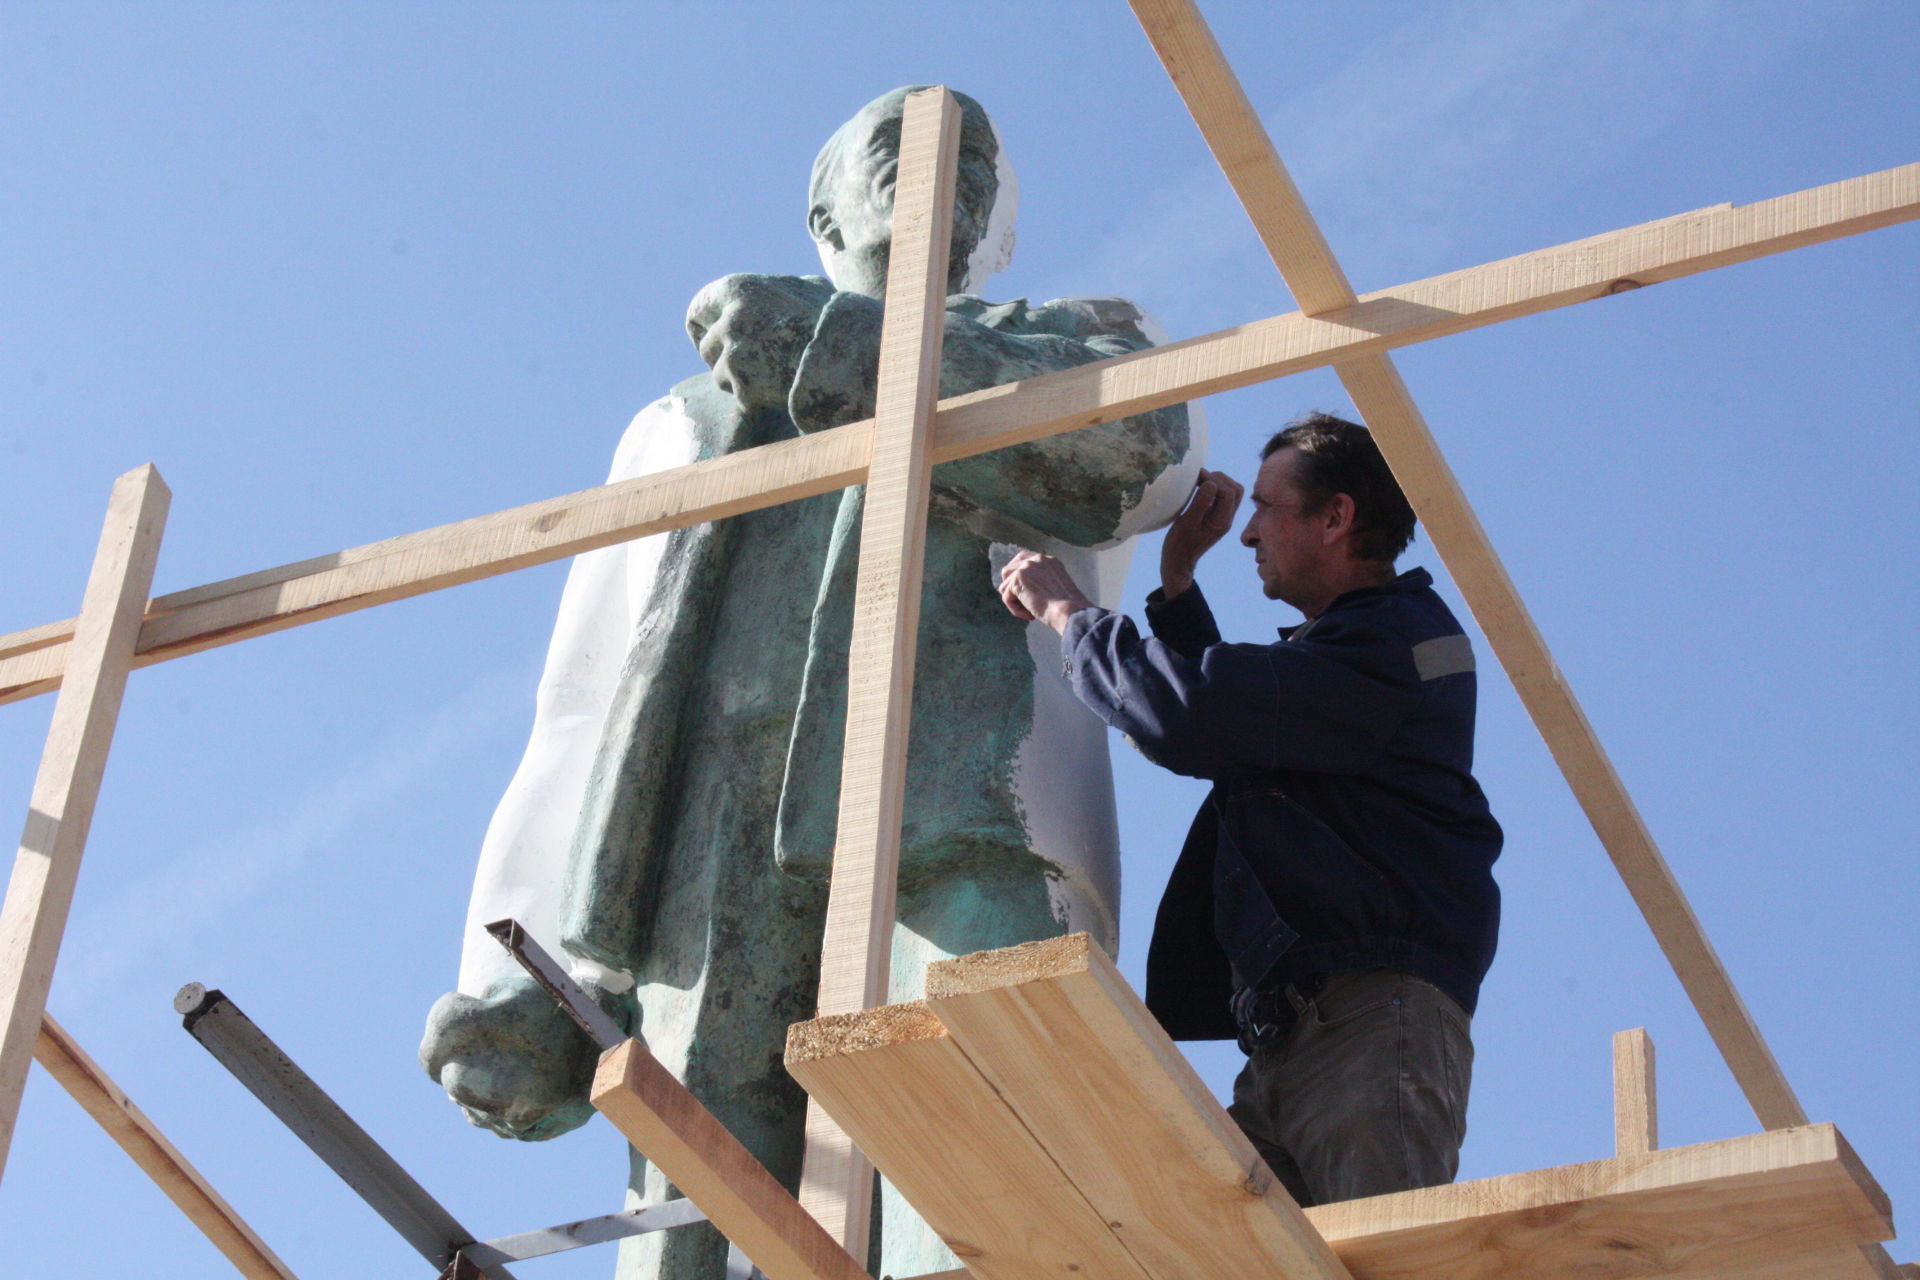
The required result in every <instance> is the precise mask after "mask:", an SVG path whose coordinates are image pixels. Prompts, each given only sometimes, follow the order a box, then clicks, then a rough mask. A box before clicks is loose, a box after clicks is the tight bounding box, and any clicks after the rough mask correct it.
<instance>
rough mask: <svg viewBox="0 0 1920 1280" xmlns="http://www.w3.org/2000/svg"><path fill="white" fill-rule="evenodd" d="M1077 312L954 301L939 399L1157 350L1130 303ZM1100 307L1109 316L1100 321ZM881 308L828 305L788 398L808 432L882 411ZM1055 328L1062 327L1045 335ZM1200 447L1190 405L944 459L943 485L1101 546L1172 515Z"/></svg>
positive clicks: (1064, 536) (850, 298)
mask: <svg viewBox="0 0 1920 1280" xmlns="http://www.w3.org/2000/svg"><path fill="white" fill-rule="evenodd" d="M1076 305H1077V304H1064V303H1052V304H1048V306H1047V307H1044V308H1040V309H1038V310H1037V311H1031V312H1030V311H1028V310H1027V309H1026V308H1025V307H1022V306H1019V304H1011V305H1010V306H1008V307H998V308H996V307H987V306H983V305H980V304H978V303H977V302H976V300H972V299H961V298H956V299H954V300H952V302H950V304H949V310H948V315H947V325H946V335H945V339H944V341H943V343H942V348H941V351H942V357H941V371H940V394H941V395H942V396H943V397H945V396H954V395H961V394H964V393H965V392H969V391H978V390H980V389H982V388H984V387H992V386H999V385H1001V384H1002V383H1007V382H1014V381H1017V380H1019V379H1022V378H1030V377H1034V376H1036V375H1038V374H1043V373H1051V372H1053V371H1055V370H1058V369H1067V368H1072V367H1074V366H1075V365H1081V364H1089V363H1092V362H1093V361H1096V360H1104V359H1106V358H1108V357H1109V356H1115V355H1121V354H1124V353H1126V352H1128V351H1134V350H1139V349H1141V348H1143V347H1146V346H1149V345H1151V344H1150V343H1149V342H1148V340H1147V339H1146V337H1145V336H1144V335H1143V334H1142V333H1141V332H1140V329H1139V326H1138V324H1137V323H1132V322H1130V318H1131V320H1137V319H1138V313H1137V312H1134V311H1133V310H1132V308H1131V307H1130V306H1129V305H1128V304H1125V303H1120V302H1117V301H1106V302H1102V303H1100V304H1086V306H1084V307H1082V308H1081V309H1078V310H1074V311H1072V312H1071V313H1070V314H1069V313H1067V312H1066V311H1063V310H1056V309H1061V308H1068V307H1074V306H1076ZM1096 306H1097V307H1104V308H1106V313H1105V314H1104V315H1102V314H1099V313H1097V310H1096ZM881 310H882V309H881V305H880V303H879V302H878V301H876V300H875V299H872V298H868V297H865V296H863V295H861V294H854V293H836V294H834V295H833V297H832V299H831V300H830V301H829V302H828V303H827V304H826V306H825V307H824V308H822V310H821V313H820V318H819V321H818V323H817V324H816V326H815V328H814V333H813V337H812V340H811V342H810V343H808V345H807V347H806V349H805V351H804V353H803V354H802V355H801V357H800V360H799V362H798V367H797V369H796V373H795V377H794V380H793V386H792V390H791V392H790V394H789V397H788V409H789V412H790V413H791V414H792V415H793V419H794V422H795V424H796V425H797V426H799V427H800V429H801V430H803V431H811V430H820V429H823V428H826V427H832V426H838V425H841V424H842V423H847V422H856V421H859V420H860V419H861V418H864V417H868V416H870V415H871V414H872V412H873V393H874V370H875V369H876V367H877V365H878V362H879V349H880V316H881ZM968 311H972V312H974V313H975V315H977V316H979V318H975V315H969V314H966V312H968ZM1016 311H1017V312H1018V314H1017V315H1016V314H1015V312H1016ZM1023 322H1024V323H1023ZM1049 328H1050V329H1052V330H1054V331H1045V329H1049ZM1197 445H1198V441H1197V440H1195V439H1194V433H1193V432H1192V431H1191V430H1190V427H1189V422H1188V418H1187V411H1186V406H1184V405H1171V406H1168V407H1167V408H1164V409H1160V410H1157V411H1155V412H1152V413H1144V414H1137V415H1135V416H1133V417H1131V418H1125V419H1122V420H1120V421H1118V422H1111V423H1106V424H1103V425H1101V426H1098V427H1090V428H1086V429H1084V430H1081V431H1075V432H1070V433H1067V434H1064V435H1058V436H1052V437H1049V438H1047V439H1044V440H1037V441H1032V442H1030V443H1027V444H1020V445H1015V446H1012V447H1011V448H1007V449H1000V450H996V451H994V452H993V453H990V454H981V455H978V456H976V457H972V458H963V459H959V460H956V461H953V462H947V463H943V464H941V466H940V467H939V468H938V469H936V470H935V472H934V483H935V485H936V486H938V487H939V488H941V489H943V490H945V491H946V492H947V493H949V494H951V495H953V496H955V497H957V498H959V499H960V500H961V501H963V502H965V503H968V504H970V505H973V506H976V507H979V508H981V509H984V510H988V511H993V512H997V513H999V514H1001V515H1004V516H1010V517H1012V518H1013V519H1015V520H1018V521H1020V522H1021V523H1022V524H1025V525H1027V526H1030V527H1031V528H1033V529H1035V530H1038V531H1039V532H1041V533H1044V534H1047V535H1049V536H1051V537H1054V538H1058V539H1060V540H1061V541H1063V542H1066V543H1069V544H1072V545H1075V546H1098V545H1100V544H1102V543H1106V542H1109V541H1111V540H1113V539H1114V538H1117V537H1124V536H1129V535H1131V534H1133V533H1137V532H1139V531H1140V530H1141V529H1143V528H1148V527H1152V526H1153V525H1156V524H1160V523H1164V522H1165V521H1166V520H1168V519H1171V518H1172V516H1173V514H1174V513H1175V511H1177V510H1178V507H1179V504H1180V502H1181V501H1184V499H1185V496H1186V493H1185V490H1186V489H1187V488H1190V487H1191V484H1190V482H1189V483H1188V484H1185V485H1182V484H1180V483H1179V480H1180V476H1181V475H1182V474H1184V472H1183V471H1182V469H1183V468H1184V469H1185V470H1187V471H1190V470H1191V469H1192V468H1193V467H1194V466H1197V456H1198V448H1197ZM1190 457H1191V458H1192V459H1193V460H1192V461H1189V459H1190ZM1156 481H1158V482H1159V483H1156ZM1175 490H1179V492H1178V493H1177V494H1175V492H1174V491H1175ZM1161 507H1166V508H1169V509H1167V510H1164V511H1163V510H1160V509H1159V508H1161Z"/></svg>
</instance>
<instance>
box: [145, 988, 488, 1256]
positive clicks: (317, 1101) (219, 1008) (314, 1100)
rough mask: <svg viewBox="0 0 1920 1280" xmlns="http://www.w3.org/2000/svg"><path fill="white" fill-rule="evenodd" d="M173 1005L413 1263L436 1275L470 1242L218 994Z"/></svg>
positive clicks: (195, 994) (191, 991)
mask: <svg viewBox="0 0 1920 1280" xmlns="http://www.w3.org/2000/svg"><path fill="white" fill-rule="evenodd" d="M173 1007H174V1009H175V1010H177V1011H178V1012H179V1013H180V1014H181V1015H182V1020H183V1022H184V1024H185V1026H186V1029H187V1031H188V1033H189V1034H190V1035H192V1036H193V1038H194V1039H195V1040H198V1041H199V1042H200V1044H201V1046H202V1047H203V1048H205V1049H206V1051H207V1052H208V1053H211V1054H212V1055H213V1056H214V1058H215V1059H216V1060H217V1061H218V1062H219V1063H220V1065H221V1066H223V1067H225V1068H226V1069H227V1070H228V1071H230V1072H232V1073H233V1076H234V1078H235V1079H236V1080H238V1081H239V1082H240V1083H241V1084H243V1085H245V1086H246V1087H247V1090H248V1091H249V1092H250V1093H252V1094H253V1096H254V1097H256V1098H258V1099H260V1101H261V1102H263V1103H265V1104H266V1107H267V1110H269V1111H271V1112H273V1114H274V1115H276V1116H278V1117H279V1118H280V1121H281V1123H282V1124H284V1125H286V1126H287V1128H289V1129H291V1130H293V1133H294V1136H295V1137H297V1138H299V1139H300V1140H301V1141H302V1142H304V1143H306V1144H307V1146H308V1148H309V1149H310V1150H312V1152H313V1153H314V1154H315V1155H317V1156H319V1157H320V1159H321V1160H323V1161H325V1162H326V1164H327V1167H328V1168H330V1169H332V1170H333V1171H334V1172H335V1173H337V1174H339V1175H340V1178H341V1180H342V1181H343V1182H345V1183H346V1184H347V1185H348V1186H349V1187H352V1188H353V1189H354V1191H355V1192H356V1193H357V1194H358V1195H359V1197H360V1198H361V1199H362V1200H365V1201H366V1202H367V1205H368V1207H369V1208H371V1209H372V1210H373V1211H374V1212H375V1213H377V1214H379V1215H380V1216H381V1217H382V1218H384V1219H386V1222H387V1225H388V1226H390V1227H392V1228H393V1229H394V1230H395V1231H397V1232H399V1233H400V1236H401V1238H402V1239H404V1240H405V1241H406V1242H407V1243H408V1244H410V1245H412V1246H413V1247H414V1248H415V1249H416V1250H418V1251H419V1253H420V1256H421V1257H423V1258H425V1259H426V1260H427V1261H429V1262H431V1263H432V1264H433V1265H434V1266H435V1267H438V1268H440V1269H441V1270H442V1271H443V1272H444V1271H445V1270H446V1269H447V1268H448V1267H449V1266H452V1265H453V1264H454V1262H455V1257H454V1255H455V1254H456V1253H457V1252H458V1251H460V1250H462V1249H465V1248H466V1247H467V1246H469V1245H471V1244H473V1243H474V1237H473V1233H472V1232H471V1231H468V1230H467V1229H466V1228H465V1227H463V1226H461V1225H460V1223H459V1222H458V1221H457V1220H455V1218H454V1216H453V1215H452V1214H451V1213H448V1212H447V1211H446V1209H445V1208H443V1207H442V1206H441V1204H440V1202H439V1201H437V1200H435V1199H434V1198H433V1197H432V1196H430V1195H428V1194H427V1191H426V1189H425V1188H424V1187H422V1186H421V1185H420V1184H419V1183H418V1182H415V1181H414V1180H413V1177H412V1176H411V1175H410V1174H408V1173H407V1171H406V1170H405V1169H402V1168H401V1167H400V1165H399V1163H398V1162H396V1161H395V1160H394V1158H393V1157H392V1156H390V1155H388V1154H387V1153H386V1151H385V1150H384V1149H383V1148H382V1147H381V1146H380V1144H379V1143H377V1142H375V1141H374V1140H373V1138H372V1136H371V1135H369V1134H368V1133H367V1131H366V1130H365V1129H362V1128H361V1127H360V1126H359V1125H358V1124H356V1123H355V1122H354V1120H353V1118H352V1117H351V1116H349V1115H348V1114H347V1113H346V1112H345V1111H343V1110H341V1108H340V1104H339V1103H337V1102H335V1101H334V1100H333V1099H332V1098H329V1097H328V1096H327V1095H326V1092H325V1091H324V1090H322V1089H321V1088H320V1086H319V1085H317V1084H315V1083H314V1082H313V1078H312V1077H311V1076H309V1075H307V1073H306V1072H304V1071H302V1070H301V1069H300V1068H299V1067H298V1066H296V1065H295V1064H294V1061H293V1059H291V1058H289V1057H287V1055H286V1054H285V1053H283V1052H281V1050H280V1047H279V1046H278V1045H276V1044H275V1043H274V1042H273V1041H272V1040H270V1039H268V1038H267V1035H266V1033H265V1032H263V1031H261V1030H260V1028H259V1027H257V1026H255V1025H254V1024H253V1021H252V1019H250V1018H248V1017H247V1015H246V1014H244V1013H242V1012H240V1010H239V1008H238V1007H236V1006H235V1005H234V1003H233V1002H232V1001H231V1000H229V999H227V998H226V996H224V995H222V994H221V993H220V992H218V991H209V990H208V989H207V988H205V987H203V986H201V985H200V984H199V983H197V982H189V983H188V984H187V985H186V986H184V987H182V988H180V994H178V995H177V996H175V997H174V999H173ZM480 1265H482V1268H483V1269H484V1270H485V1271H486V1273H487V1274H488V1275H490V1276H493V1277H495V1278H496V1280H512V1276H511V1274H510V1273H509V1272H508V1271H507V1270H506V1269H505V1268H504V1267H502V1266H500V1265H499V1264H498V1263H494V1264H490V1265H488V1264H480Z"/></svg>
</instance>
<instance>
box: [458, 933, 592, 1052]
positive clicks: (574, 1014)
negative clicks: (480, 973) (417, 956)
mask: <svg viewBox="0 0 1920 1280" xmlns="http://www.w3.org/2000/svg"><path fill="white" fill-rule="evenodd" d="M486 928H487V932H488V933H490V934H492V935H493V940H494V941H495V942H498V943H499V944H500V945H501V946H503V947H505V948H506V949H507V951H508V952H509V953H510V954H511V955H512V956H513V958H514V959H515V960H518V961H519V962H520V967H521V968H523V969H525V970H526V971H527V973H528V974H529V975H530V976H531V977H532V978H533V980H534V981H535V982H537V983H539V984H540V985H541V987H543V988H545V990H546V993H547V994H548V995H550V996H552V997H553V998H554V999H555V1000H557V1001H558V1002H559V1004H560V1007H561V1008H562V1009H564V1010H566V1012H567V1016H568V1017H570V1018H572V1019H573V1020H574V1021H575V1022H577V1023H579V1024H580V1029H581V1030H582V1031H585V1032H586V1033H587V1034H588V1035H590V1036H592V1037H593V1041H594V1043H595V1044H597V1045H599V1046H600V1051H601V1052H602V1053H604V1052H606V1051H607V1050H608V1049H611V1048H613V1046H615V1045H617V1044H619V1043H621V1042H622V1041H624V1040H625V1039H626V1038H627V1033H626V1032H624V1031H622V1030H621V1029H620V1026H619V1024H618V1023H616V1022H615V1021H614V1020H613V1019H612V1018H611V1017H609V1016H608V1015H607V1011H606V1010H605V1009H602V1008H601V1007H600V1006H599V1005H598V1004H596V1003H594V999H593V997H592V996H590V995H588V994H587V993H586V992H585V991H583V990H581V988H580V984H579V983H577V982H575V981H574V980H573V978H572V977H571V976H570V975H569V974H568V973H567V971H566V970H565V969H562V968H561V967H560V964H559V962H558V961H556V960H555V959H554V958H553V957H552V956H550V955H548V954H547V949H546V948H545V947H543V946H541V945H540V944H539V943H538V942H536V941H534V937H533V935H532V934H530V933H528V932H527V931H526V930H525V929H524V928H522V927H521V925H520V922H519V921H518V920H514V919H512V918H508V919H505V920H495V921H494V922H493V923H492V924H490V925H488V926H487V927H486Z"/></svg>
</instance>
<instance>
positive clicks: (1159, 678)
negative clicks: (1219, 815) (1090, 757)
mask: <svg viewBox="0 0 1920 1280" xmlns="http://www.w3.org/2000/svg"><path fill="white" fill-rule="evenodd" d="M1189 597H1192V599H1189ZM1174 606H1178V607H1177V608H1176V607H1174ZM1148 616H1149V618H1150V619H1151V620H1152V621H1153V623H1154V627H1155V630H1156V632H1163V633H1164V635H1165V638H1162V637H1161V636H1160V635H1156V636H1153V637H1144V638H1143V637H1142V636H1141V635H1140V634H1139V633H1138V632H1137V631H1136V630H1135V629H1134V625H1133V623H1132V622H1131V621H1130V620H1129V619H1128V618H1126V617H1125V616H1124V615H1121V614H1117V613H1111V612H1108V611H1107V610H1105V609H1099V608H1089V609H1083V610H1081V611H1080V612H1079V613H1076V614H1074V615H1073V617H1072V618H1071V619H1069V620H1068V623H1067V629H1066V632H1065V634H1064V635H1063V637H1062V641H1061V646H1062V650H1063V653H1064V655H1065V658H1066V666H1067V674H1068V678H1069V679H1070V680H1071V682H1072V684H1073V690H1074V693H1075V694H1076V695H1077V696H1078V697H1079V699H1080V700H1081V701H1082V702H1084V703H1086V704H1087V705H1088V706H1089V707H1091V708H1092V709H1093V710H1094V711H1095V712H1097V713H1098V714H1099V715H1100V717H1101V718H1102V719H1104V720H1105V721H1106V722H1107V723H1108V724H1110V725H1112V726H1113V727H1114V728H1116V729H1118V730H1120V731H1121V732H1122V733H1124V734H1126V735H1127V736H1128V737H1129V738H1130V739H1132V740H1133V743H1134V745H1135V746H1137V747H1139V749H1140V750H1141V752H1142V753H1143V754H1144V755H1146V757H1147V758H1148V759H1150V760H1152V761H1153V762H1154V763H1155V764H1158V765H1160V766H1162V767H1163V768H1167V769H1171V770H1173V771H1174V772H1176V773H1184V774H1188V775H1191V776H1193V777H1197V778H1210V779H1223V778H1238V777H1247V776H1251V775H1259V774H1265V773H1271V772H1274V771H1278V770H1311V771H1314V772H1318V773H1359V772H1363V771H1365V770H1367V769H1368V768H1369V767H1371V766H1372V765H1373V764H1374V763H1375V762H1376V761H1377V760H1378V758H1379V755H1380V752H1381V750H1382V748H1383V747H1384V746H1385V745H1386V743H1387V741H1388V739H1389V738H1391V737H1392V735H1393V732H1394V730H1395V729H1396V728H1397V727H1398V726H1399V725H1400V723H1401V722H1402V721H1403V720H1404V719H1405V718H1406V716H1407V714H1408V713H1409V712H1410V711H1411V710H1412V709H1413V708H1414V706H1415V705H1416V703H1417V701H1418V699H1419V696H1420V681H1419V675H1418V673H1417V672H1416V671H1415V669H1414V665H1413V660H1412V657H1411V654H1410V650H1409V646H1408V645H1407V643H1406V641H1405V640H1404V639H1401V638H1400V637H1398V636H1396V635H1394V634H1393V633H1391V632H1389V631H1387V630H1385V629H1383V628H1380V627H1375V626H1372V625H1369V623H1368V622H1367V620H1366V619H1365V618H1364V617H1361V618H1354V617H1341V618H1337V619H1336V618H1329V619H1326V620H1325V621H1324V622H1323V623H1322V624H1320V625H1317V626H1315V627H1314V628H1313V630H1312V633H1311V638H1310V639H1304V640H1298V641H1290V642H1281V643H1276V644H1270V645H1258V644H1222V643H1219V642H1217V640H1215V642H1213V643H1206V641H1207V640H1209V639H1212V638H1214V637H1217V636H1218V634H1219V633H1218V631H1217V630H1216V629H1215V628H1214V625H1213V618H1212V615H1211V613H1210V612H1208V611H1207V608H1206V604H1205V601H1204V600H1203V599H1201V598H1200V596H1199V588H1198V587H1189V588H1188V589H1187V590H1186V591H1184V592H1182V593H1181V594H1180V596H1179V597H1177V598H1176V599H1175V600H1174V601H1173V602H1156V603H1155V604H1152V605H1150V606H1149V612H1148Z"/></svg>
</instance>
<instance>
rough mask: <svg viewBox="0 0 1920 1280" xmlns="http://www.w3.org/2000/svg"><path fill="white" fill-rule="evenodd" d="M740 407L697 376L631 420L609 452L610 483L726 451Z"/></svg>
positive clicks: (702, 376) (710, 381) (707, 375)
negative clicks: (610, 453) (611, 455)
mask: <svg viewBox="0 0 1920 1280" xmlns="http://www.w3.org/2000/svg"><path fill="white" fill-rule="evenodd" d="M739 425H740V406H739V403H738V402H737V401H735V400H734V398H733V397H732V396H730V395H728V394H727V393H726V392H724V391H722V390H720V388H719V387H717V386H715V385H714V382H713V375H712V374H711V373H696V374H694V375H693V376H692V377H691V378H688V379H686V380H685V381H683V382H680V383H677V384H676V385H675V386H674V388H673V390H671V391H669V392H667V394H665V395H663V396H661V397H660V398H659V399H658V400H655V401H654V402H653V403H652V404H650V405H648V406H647V407H646V408H644V409H642V410H641V411H640V412H639V413H636V414H634V415H633V421H632V422H630V423H628V424H627V429H626V431H625V433H623V434H622V435H621V437H620V443H619V445H618V446H617V447H616V448H615V449H614V453H613V473H612V475H611V477H610V479H612V480H626V479H630V478H632V477H634V476H638V475H647V474H649V473H651V472H654V471H665V470H667V469H668V468H670V467H678V466H684V465H685V464H686V463H689V462H694V461H697V460H698V459H701V458H711V457H715V456H717V455H719V454H722V453H726V452H729V451H730V447H731V446H732V445H733V443H734V436H735V435H736V434H737V433H738V430H739Z"/></svg>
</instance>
